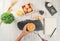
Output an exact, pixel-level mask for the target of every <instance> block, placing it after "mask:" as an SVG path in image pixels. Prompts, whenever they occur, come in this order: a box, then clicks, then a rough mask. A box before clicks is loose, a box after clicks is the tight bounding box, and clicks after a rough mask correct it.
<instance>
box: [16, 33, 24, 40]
mask: <svg viewBox="0 0 60 41" xmlns="http://www.w3.org/2000/svg"><path fill="white" fill-rule="evenodd" d="M24 36H25V34H24V33H23V32H22V33H21V34H20V35H19V37H18V38H17V39H16V41H21V39H22V38H23V37H24Z"/></svg>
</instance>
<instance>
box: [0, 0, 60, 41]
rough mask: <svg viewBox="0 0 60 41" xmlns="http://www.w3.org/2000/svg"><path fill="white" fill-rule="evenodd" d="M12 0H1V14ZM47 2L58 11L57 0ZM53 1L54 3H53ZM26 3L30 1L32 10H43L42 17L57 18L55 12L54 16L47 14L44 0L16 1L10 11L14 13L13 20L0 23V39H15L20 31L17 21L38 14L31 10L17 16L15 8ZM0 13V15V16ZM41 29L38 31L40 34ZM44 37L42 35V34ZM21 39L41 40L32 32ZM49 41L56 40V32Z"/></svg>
mask: <svg viewBox="0 0 60 41" xmlns="http://www.w3.org/2000/svg"><path fill="white" fill-rule="evenodd" d="M11 1H12V0H8V1H2V0H1V3H2V2H3V3H2V4H3V5H2V7H1V10H0V13H1V14H2V13H3V12H5V11H6V10H7V9H8V7H9V4H10V2H11ZM49 2H51V3H52V4H53V5H54V7H55V8H56V9H57V10H58V11H59V6H58V5H57V4H58V2H59V1H57V0H53V1H52V0H49ZM54 2H55V3H54ZM27 3H32V6H33V9H34V10H44V11H45V13H44V15H43V17H44V18H57V14H58V13H59V12H58V13H57V14H55V15H54V16H51V15H50V14H49V12H48V11H47V10H46V8H45V6H44V4H45V0H43V1H42V0H38V1H37V0H19V1H18V3H17V4H16V5H15V6H14V7H13V11H12V13H13V14H14V17H15V21H14V22H13V23H12V24H4V23H2V24H1V25H0V41H15V39H16V38H17V37H18V35H19V34H20V33H21V30H19V29H18V28H17V22H19V21H22V20H26V19H31V17H32V16H37V15H39V13H38V12H35V13H34V12H32V14H28V15H24V16H18V15H17V14H16V10H19V9H22V8H21V6H22V5H24V4H27ZM1 14H0V16H1ZM42 32H43V31H38V33H39V34H40V35H41V36H42V35H43V34H42ZM42 37H44V36H42ZM22 41H41V39H40V38H39V37H38V36H37V35H36V34H34V33H31V34H29V35H27V36H25V37H24V38H23V39H22ZM49 41H56V33H54V35H53V36H52V38H50V39H49Z"/></svg>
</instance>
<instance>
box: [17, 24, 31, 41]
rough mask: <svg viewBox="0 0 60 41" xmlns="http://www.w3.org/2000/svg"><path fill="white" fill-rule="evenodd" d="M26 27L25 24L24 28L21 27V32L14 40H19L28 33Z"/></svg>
mask: <svg viewBox="0 0 60 41" xmlns="http://www.w3.org/2000/svg"><path fill="white" fill-rule="evenodd" d="M26 28H27V24H26V25H25V26H24V28H23V30H22V33H21V34H20V35H19V37H18V38H17V39H16V41H21V39H22V38H23V37H24V36H25V35H27V34H29V33H30V32H29V31H27V30H26Z"/></svg>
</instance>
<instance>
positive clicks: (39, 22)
mask: <svg viewBox="0 0 60 41" xmlns="http://www.w3.org/2000/svg"><path fill="white" fill-rule="evenodd" d="M27 23H34V24H35V26H36V29H35V31H39V30H43V26H42V23H41V21H40V20H25V21H20V22H18V23H17V26H18V28H19V29H20V30H22V29H23V27H24V26H25V25H26V24H27Z"/></svg>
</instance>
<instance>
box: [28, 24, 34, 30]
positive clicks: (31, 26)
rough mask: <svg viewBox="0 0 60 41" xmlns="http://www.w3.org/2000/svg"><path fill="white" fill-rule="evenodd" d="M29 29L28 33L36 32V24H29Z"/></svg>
mask: <svg viewBox="0 0 60 41" xmlns="http://www.w3.org/2000/svg"><path fill="white" fill-rule="evenodd" d="M27 29H28V31H34V30H35V24H33V23H28V24H27Z"/></svg>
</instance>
